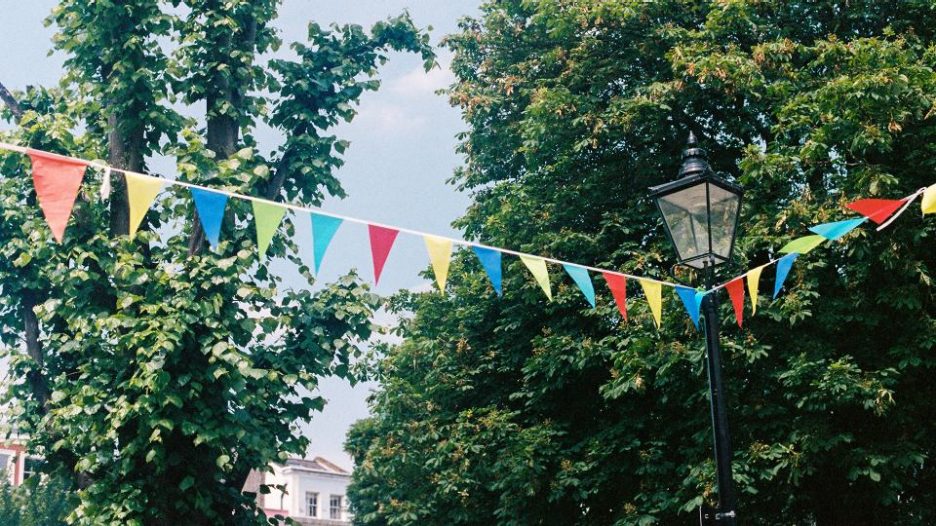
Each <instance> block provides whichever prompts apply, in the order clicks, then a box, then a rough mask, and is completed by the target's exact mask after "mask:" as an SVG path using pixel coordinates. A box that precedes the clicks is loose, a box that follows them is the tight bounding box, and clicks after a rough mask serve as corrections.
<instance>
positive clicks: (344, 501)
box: [248, 457, 351, 526]
mask: <svg viewBox="0 0 936 526" xmlns="http://www.w3.org/2000/svg"><path fill="white" fill-rule="evenodd" d="M271 467H272V468H273V473H263V474H259V473H256V474H254V476H253V477H252V478H254V481H253V482H254V484H266V485H269V486H284V487H285V488H286V491H285V492H281V491H280V490H278V489H276V488H272V487H271V488H270V490H271V492H270V493H269V494H266V495H258V497H257V498H258V499H259V500H260V502H259V504H260V507H261V508H263V510H264V512H265V513H266V514H267V516H268V517H273V516H275V515H282V516H286V517H289V518H291V519H293V520H294V521H296V522H298V523H299V524H302V525H305V526H341V525H349V524H351V514H350V513H349V512H348V496H347V488H348V484H349V483H350V482H351V473H350V472H349V471H346V470H344V469H342V468H341V467H339V466H337V465H335V464H333V463H331V462H329V461H328V460H326V459H324V458H322V457H315V458H313V459H311V460H308V459H289V460H287V461H286V463H285V464H275V465H273V466H271ZM248 484H249V483H248Z"/></svg>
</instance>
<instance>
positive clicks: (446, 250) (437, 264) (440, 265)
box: [423, 236, 452, 294]
mask: <svg viewBox="0 0 936 526" xmlns="http://www.w3.org/2000/svg"><path fill="white" fill-rule="evenodd" d="M423 241H425V242H426V250H427V251H428V252H429V261H430V262H432V270H433V271H434V272H435V278H436V283H438V284H439V290H441V291H442V293H443V294H445V281H446V280H447V279H448V271H449V263H450V262H451V260H452V241H451V240H449V239H445V238H441V237H435V236H423Z"/></svg>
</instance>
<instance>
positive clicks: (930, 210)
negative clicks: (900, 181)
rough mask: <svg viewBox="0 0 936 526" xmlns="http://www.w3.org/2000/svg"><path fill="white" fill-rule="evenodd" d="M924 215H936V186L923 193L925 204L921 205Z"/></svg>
mask: <svg viewBox="0 0 936 526" xmlns="http://www.w3.org/2000/svg"><path fill="white" fill-rule="evenodd" d="M920 208H921V209H922V210H923V215H926V214H936V184H934V185H933V186H931V187H929V188H927V189H926V190H925V191H924V192H923V202H922V203H920Z"/></svg>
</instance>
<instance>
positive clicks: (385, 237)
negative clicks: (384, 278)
mask: <svg viewBox="0 0 936 526" xmlns="http://www.w3.org/2000/svg"><path fill="white" fill-rule="evenodd" d="M367 232H368V234H370V246H371V257H372V258H373V259H374V284H375V285H376V284H377V283H379V282H380V273H381V272H383V268H384V263H386V262H387V256H389V255H390V249H391V248H393V242H394V241H396V237H397V234H399V233H400V231H399V230H395V229H393V228H385V227H382V226H377V225H367Z"/></svg>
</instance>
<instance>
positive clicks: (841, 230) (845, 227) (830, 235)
mask: <svg viewBox="0 0 936 526" xmlns="http://www.w3.org/2000/svg"><path fill="white" fill-rule="evenodd" d="M867 220H868V218H867V217H859V218H857V219H847V220H845V221H836V222H834V223H823V224H821V225H816V226H813V227H809V230H810V232H813V233H815V234H819V235H820V236H822V237H824V238H826V239H828V240H829V241H835V240H836V239H838V238H840V237H842V236H844V235H845V234H847V233H849V232H851V231H852V230H854V229H855V228H857V227H858V225H860V224H861V223H864V222H865V221H867Z"/></svg>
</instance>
